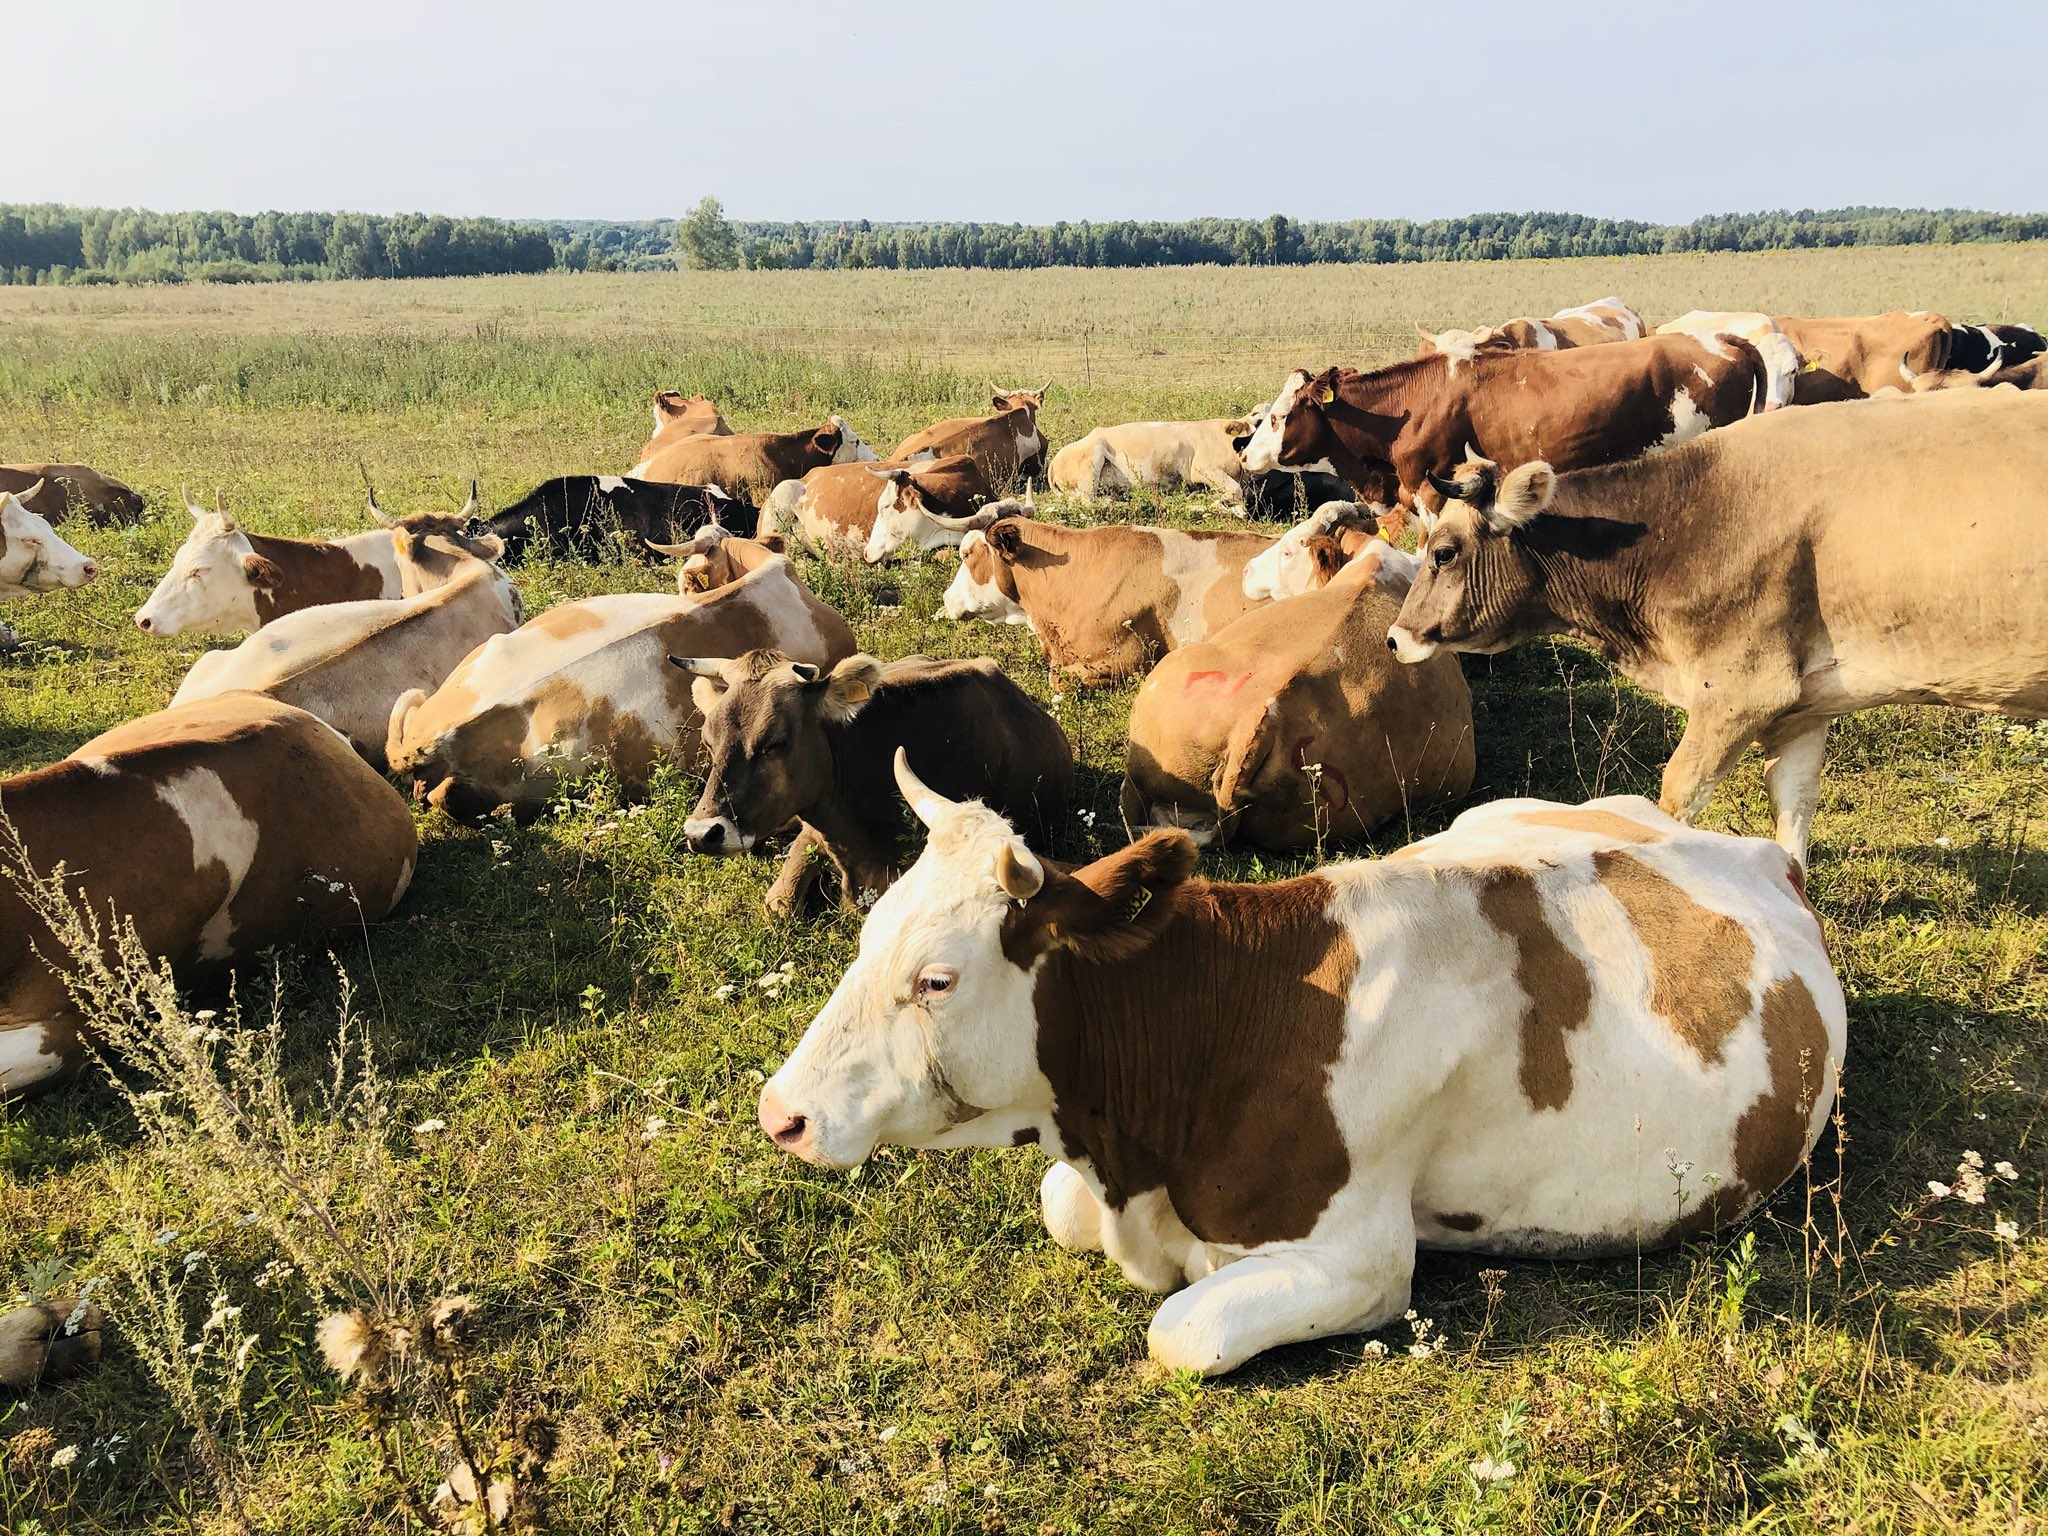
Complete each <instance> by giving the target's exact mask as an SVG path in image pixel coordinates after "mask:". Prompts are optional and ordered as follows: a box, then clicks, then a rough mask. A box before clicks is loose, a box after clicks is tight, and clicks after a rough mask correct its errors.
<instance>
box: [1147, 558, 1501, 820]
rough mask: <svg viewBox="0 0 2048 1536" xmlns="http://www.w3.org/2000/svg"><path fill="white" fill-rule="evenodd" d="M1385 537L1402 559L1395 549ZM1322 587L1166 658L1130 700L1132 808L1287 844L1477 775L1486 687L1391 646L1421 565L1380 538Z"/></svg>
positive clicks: (1332, 562)
mask: <svg viewBox="0 0 2048 1536" xmlns="http://www.w3.org/2000/svg"><path fill="white" fill-rule="evenodd" d="M1382 550H1385V551H1386V552H1387V554H1388V555H1390V556H1394V558H1392V559H1383V558H1382V556H1381V553H1380V551H1382ZM1312 554H1313V555H1315V556H1319V557H1320V558H1321V560H1322V562H1323V564H1324V565H1325V567H1326V568H1329V567H1338V566H1340V563H1341V568H1338V569H1335V570H1334V572H1333V574H1331V575H1329V577H1328V578H1327V581H1326V583H1325V585H1323V586H1322V587H1321V588H1320V589H1318V590H1316V591H1312V592H1308V593H1304V594H1303V595H1301V596H1299V597H1290V598H1286V599H1284V600H1282V601H1280V602H1276V603H1268V604H1266V605H1265V606H1264V607H1261V608H1255V609H1253V610H1252V611H1251V612H1250V613H1248V614H1246V615H1245V616H1244V617H1243V618H1241V619H1239V620H1237V621H1236V622H1235V623H1233V624H1228V625H1225V626H1224V627H1223V628H1222V629H1220V630H1218V631H1217V632H1216V633H1215V634H1213V635H1211V636H1210V637H1209V638H1208V639H1207V640H1203V641H1200V642H1198V643H1196V644H1194V645H1187V646H1183V647H1181V648H1180V649H1179V650H1177V651H1175V652H1174V653H1173V654H1172V655H1170V656H1168V657H1166V658H1165V659H1164V660H1163V661H1161V662H1160V663H1159V665H1158V666H1156V667H1154V668H1153V669H1152V673H1151V675H1150V676H1149V677H1147V678H1146V679H1145V682H1144V685H1143V686H1142V687H1140V688H1139V689H1138V697H1137V699H1136V700H1135V702H1133V704H1132V706H1131V725H1130V751H1129V755H1128V758H1127V760H1126V763H1125V767H1124V790H1123V814H1124V821H1125V823H1126V824H1127V825H1129V826H1130V827H1132V828H1148V827H1181V828H1185V829H1186V830H1187V831H1189V832H1192V833H1193V834H1194V835H1195V837H1196V840H1197V841H1199V842H1207V841H1208V840H1209V839H1210V838H1211V837H1213V838H1215V839H1216V840H1217V841H1219V842H1222V843H1229V842H1232V841H1238V840H1241V841H1243V842H1247V843H1251V844H1253V845H1254V846H1256V847H1260V848H1270V849H1273V850H1274V851H1276V852H1282V853H1296V852H1303V851H1306V850H1309V849H1320V848H1322V847H1323V845H1324V844H1325V843H1345V842H1355V841H1357V840H1358V839H1360V838H1363V837H1366V836H1369V835H1370V834H1371V833H1372V831H1373V830H1374V829H1375V828H1377V827H1379V826H1381V825H1383V824H1384V823H1386V822H1388V821H1390V820H1392V819H1393V818H1394V817H1396V816H1412V815H1414V814H1416V813H1418V812H1422V811H1429V810H1434V809H1435V808H1437V807H1438V806H1441V805H1448V804H1449V803H1451V802H1452V801H1454V800H1456V799H1458V798H1460V797H1461V796H1463V795H1464V793H1465V792H1466V791H1467V790H1468V789H1470V788H1471V787H1472V773H1473V765H1474V756H1473V747H1472V694H1471V692H1470V690H1469V689H1467V688H1466V686H1465V676H1464V673H1463V672H1461V671H1460V670H1459V669H1458V663H1457V660H1456V658H1455V657H1451V656H1444V657H1440V658H1438V661H1437V662H1433V663H1430V666H1431V668H1432V670H1430V671H1424V670H1423V669H1422V668H1420V667H1404V666H1402V665H1400V663H1398V662H1396V661H1395V660H1394V658H1393V657H1391V656H1389V655H1387V654H1386V647H1385V636H1386V632H1387V627H1388V626H1389V625H1391V624H1392V623H1393V622H1394V620H1395V618H1396V617H1398V616H1399V614H1400V612H1401V600H1402V599H1403V598H1405V597H1406V596H1407V595H1408V585H1409V574H1408V573H1409V571H1410V570H1411V569H1412V568H1411V567H1410V566H1408V565H1407V563H1406V562H1405V561H1404V560H1402V559H1401V558H1400V557H1399V555H1398V552H1397V551H1393V550H1390V549H1388V547H1387V546H1386V545H1384V544H1380V545H1379V546H1378V548H1377V549H1371V550H1367V551H1366V552H1364V553H1361V554H1360V555H1358V556H1357V558H1355V559H1352V560H1350V561H1349V562H1348V563H1343V562H1344V555H1343V552H1342V549H1341V547H1340V546H1339V544H1338V542H1337V541H1336V540H1335V539H1333V538H1330V537H1328V536H1327V535H1326V536H1324V537H1323V538H1322V539H1321V540H1320V541H1319V542H1318V544H1317V546H1316V547H1315V549H1314V550H1313V551H1312Z"/></svg>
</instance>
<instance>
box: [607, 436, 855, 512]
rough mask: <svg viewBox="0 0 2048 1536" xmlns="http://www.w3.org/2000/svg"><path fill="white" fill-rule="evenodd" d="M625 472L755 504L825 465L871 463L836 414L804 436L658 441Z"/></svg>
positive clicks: (636, 478)
mask: <svg viewBox="0 0 2048 1536" xmlns="http://www.w3.org/2000/svg"><path fill="white" fill-rule="evenodd" d="M648 446H649V448H650V449H651V450H652V451H651V452H650V453H649V454H648V456H647V457H646V458H645V459H642V460H641V461H640V462H639V463H638V464H635V465H634V466H633V467H632V468H631V469H629V470H627V471H626V478H627V479H629V480H666V481H668V482H669V483H670V484H672V485H715V486H717V487H718V488H719V489H720V490H722V491H725V492H726V493H727V494H729V495H733V496H741V497H744V498H745V499H746V500H748V501H751V502H753V503H754V504H755V505H757V506H758V505H759V504H760V501H761V498H762V497H764V496H766V495H767V494H768V493H769V492H770V491H772V490H774V489H775V487H776V486H778V485H780V484H781V483H782V482H783V481H785V480H801V479H802V478H803V477H804V476H805V475H807V474H809V473H810V472H811V471H812V470H814V469H817V468H819V467H821V466H822V465H826V464H853V463H857V462H862V461H865V462H869V463H872V462H873V461H874V457H875V451H874V449H872V448H870V447H869V446H868V445H867V444H866V443H864V442H862V441H861V440H860V436H859V434H857V433H856V432H855V431H854V430H853V428H851V427H849V426H848V425H847V424H846V423H845V422H844V421H843V420H841V419H840V418H839V417H837V416H833V417H831V418H829V419H828V420H827V421H826V423H825V424H824V425H823V426H822V427H813V428H811V429H810V430H809V431H807V432H733V433H729V434H727V435H726V436H724V437H687V438H682V439H679V440H666V439H665V440H663V441H662V442H661V444H660V445H659V446H656V445H655V444H652V443H650V444H649V445H648Z"/></svg>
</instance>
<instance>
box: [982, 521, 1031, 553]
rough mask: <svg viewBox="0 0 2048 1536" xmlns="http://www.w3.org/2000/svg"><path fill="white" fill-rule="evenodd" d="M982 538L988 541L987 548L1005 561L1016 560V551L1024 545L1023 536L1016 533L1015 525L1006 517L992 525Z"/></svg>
mask: <svg viewBox="0 0 2048 1536" xmlns="http://www.w3.org/2000/svg"><path fill="white" fill-rule="evenodd" d="M982 537H983V538H984V539H987V540H988V547H989V548H990V549H992V550H994V551H995V552H996V554H997V555H999V556H1001V557H1002V558H1003V559H1005V560H1014V559H1016V558H1017V551H1018V550H1019V549H1020V548H1022V547H1023V543H1024V539H1023V535H1022V534H1020V533H1019V532H1018V531H1017V525H1016V524H1015V523H1014V522H1012V521H1011V520H1010V519H1009V518H1007V517H1006V518H1004V519H1002V521H1000V522H997V523H992V524H991V525H990V526H989V530H988V532H987V533H985V534H983V535H982Z"/></svg>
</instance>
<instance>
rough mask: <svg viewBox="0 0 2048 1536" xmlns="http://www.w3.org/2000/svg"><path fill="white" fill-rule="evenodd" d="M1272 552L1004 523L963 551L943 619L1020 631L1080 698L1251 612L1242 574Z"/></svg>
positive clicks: (1237, 539) (1153, 532)
mask: <svg viewBox="0 0 2048 1536" xmlns="http://www.w3.org/2000/svg"><path fill="white" fill-rule="evenodd" d="M1272 542H1273V541H1272V539H1271V538H1269V537H1268V536H1267V535H1265V534H1262V533H1235V532H1232V533H1211V532H1207V531H1203V532H1185V531H1183V530H1181V529H1178V528H1118V527H1109V528H1062V527H1059V526H1058V525H1056V524H1053V523H1040V522H1034V521H1032V520H1031V519H1029V518H1023V517H1005V518H1002V519H1000V520H999V521H997V522H996V523H994V524H992V525H991V526H990V527H989V528H987V529H986V530H984V531H981V532H977V533H970V534H968V535H967V536H966V537H965V538H964V539H962V540H961V541H960V569H959V570H957V571H955V572H954V573H953V580H952V582H951V584H950V585H948V586H947V588H946V596H945V614H946V617H947V618H949V619H989V620H992V621H994V622H996V623H1002V624H1027V625H1029V626H1030V627H1031V631H1032V633H1033V634H1035V635H1037V636H1038V643H1039V644H1040V646H1042V647H1043V648H1044V651H1045V660H1046V664H1047V665H1048V666H1050V667H1053V668H1055V669H1056V670H1058V671H1061V672H1064V673H1067V674H1069V675H1070V676H1072V677H1073V678H1074V679H1075V680H1076V681H1078V682H1080V683H1082V684H1084V685H1087V686H1095V685H1098V684H1104V683H1112V682H1115V681H1117V680H1118V679H1120V678H1124V677H1128V676H1130V675H1131V674H1132V673H1134V672H1142V671H1145V670H1147V669H1148V668H1149V667H1151V665H1152V663H1153V662H1155V661H1157V660H1158V659H1159V658H1160V657H1161V656H1163V655H1164V654H1166V653H1167V652H1168V651H1171V650H1173V649H1174V648H1175V647H1177V646H1182V645H1186V644H1188V643H1190V642H1191V641H1195V640H1200V639H1203V638H1205V637H1206V636H1207V635H1209V634H1210V633H1212V632H1213V631H1215V630H1218V629H1221V628H1222V627H1223V626H1224V625H1225V624H1228V623H1229V622H1230V621H1231V620H1232V619H1234V618H1236V617H1237V616H1238V615H1239V614H1241V613H1243V612H1244V611H1245V610H1246V609H1247V608H1249V607H1251V606H1252V603H1251V600H1250V599H1248V598H1247V597H1246V596H1245V595H1244V591H1243V588H1242V586H1241V585H1240V583H1241V582H1242V581H1243V579H1244V568H1245V564H1246V562H1248V561H1249V560H1250V559H1251V558H1252V557H1253V556H1254V555H1256V554H1258V553H1259V552H1260V551H1261V550H1263V549H1265V548H1266V547H1267V545H1269V544H1271V543H1272Z"/></svg>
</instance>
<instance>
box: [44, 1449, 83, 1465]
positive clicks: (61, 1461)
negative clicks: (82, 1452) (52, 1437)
mask: <svg viewBox="0 0 2048 1536" xmlns="http://www.w3.org/2000/svg"><path fill="white" fill-rule="evenodd" d="M76 1460H78V1447H77V1446H75V1445H67V1446H64V1447H63V1448H61V1449H60V1450H56V1451H52V1452H51V1453H50V1465H51V1466H53V1467H68V1466H70V1465H71V1463H73V1462H74V1461H76Z"/></svg>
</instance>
